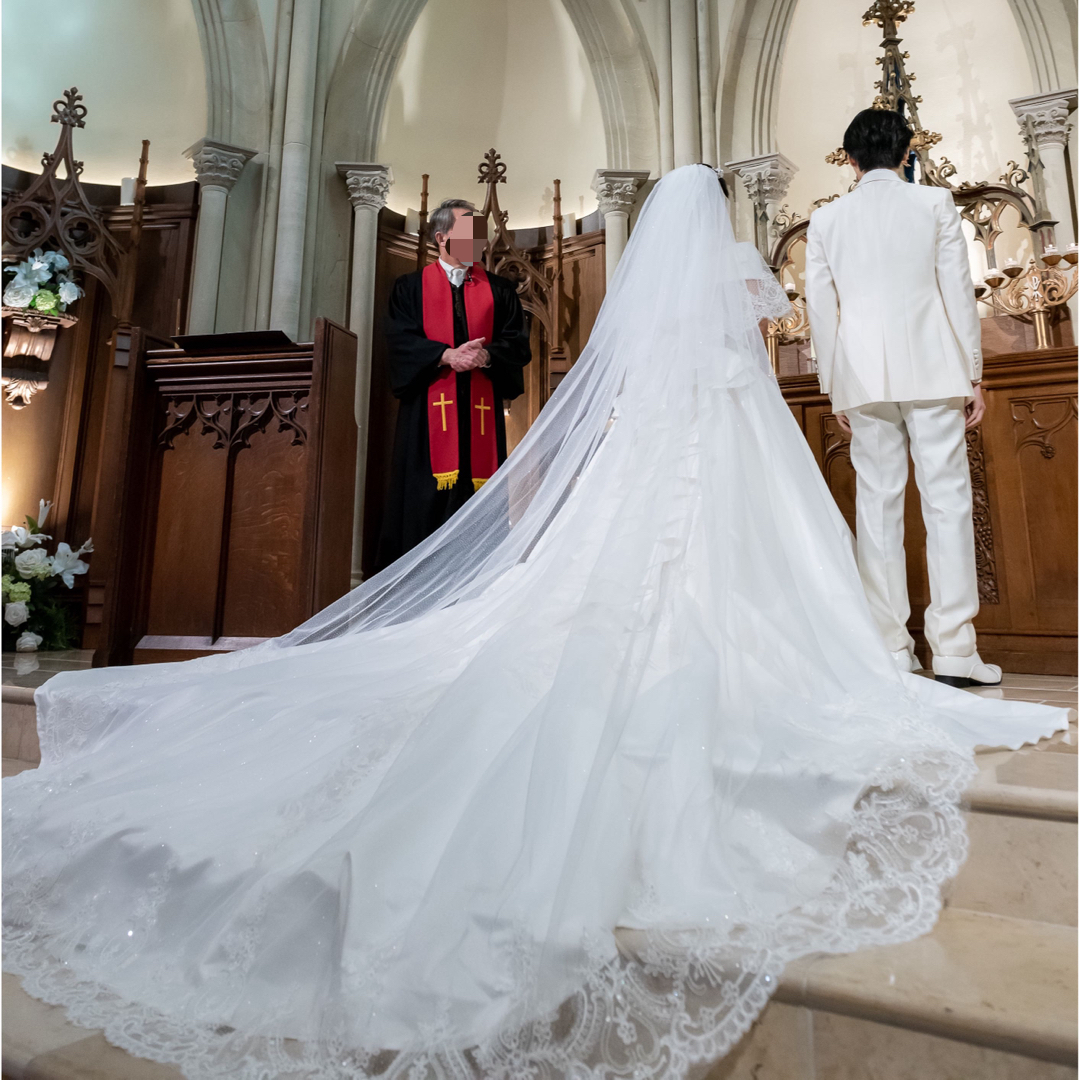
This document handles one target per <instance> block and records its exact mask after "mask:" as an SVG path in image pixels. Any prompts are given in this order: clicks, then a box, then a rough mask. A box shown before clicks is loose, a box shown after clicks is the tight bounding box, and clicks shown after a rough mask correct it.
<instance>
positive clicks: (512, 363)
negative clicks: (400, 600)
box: [378, 271, 532, 570]
mask: <svg viewBox="0 0 1080 1080" xmlns="http://www.w3.org/2000/svg"><path fill="white" fill-rule="evenodd" d="M421 278H422V271H417V272H416V273H412V274H405V275H403V276H402V277H399V278H398V279H397V281H395V282H394V288H393V291H392V292H391V294H390V310H389V315H388V318H387V320H386V338H387V345H388V346H389V348H388V353H389V363H390V388H391V390H392V391H393V393H394V396H395V397H396V398H397V399H398V401H399V402H400V404H399V407H398V418H397V431H396V433H395V436H394V456H393V463H392V466H391V479H390V492H389V495H388V497H387V501H386V512H385V515H384V517H383V527H382V535H381V537H380V540H379V558H378V568H379V569H380V570H381V569H382V568H383V567H386V566H389V565H390V563H392V562H394V560H395V559H398V558H400V557H401V556H402V555H404V554H405V552H406V551H408V550H409V549H410V548H413V547H415V546H416V545H417V544H419V543H420V541H421V540H423V539H425V537H428V536H430V535H431V534H432V533H433V532H434V531H435V530H436V529H437V528H438V527H439V526H440V525H442V524H443V522H445V521H446V520H447V519H448V518H450V516H451V515H452V514H454V513H455V512H456V511H457V510H460V509H461V507H462V506H463V505H464V504H465V501H466V500H467V499H469V498H471V497H472V495H473V493H474V489H473V482H472V470H471V468H470V463H469V443H470V423H469V417H468V415H467V405H468V402H469V400H470V398H469V376H468V374H467V373H459V374H458V375H457V395H456V399H457V401H458V402H465V403H466V410H465V411H464V412H462V413H460V414H459V423H458V447H459V459H460V475H459V477H458V481H457V483H456V484H454V486H453V487H451V488H450V489H449V490H446V491H439V490H438V484H437V482H436V480H435V477H434V475H433V474H432V468H431V448H430V444H429V441H428V415H427V410H428V403H427V392H428V387H429V386H430V385H431V384H432V383H433V382H434V381H435V380H436V379H437V378H438V377H439V376H440V375H441V374H443V372H445V370H446V368H445V366H442V367H440V365H439V361H440V359H441V358H442V354H443V353H444V352H445V351H446V348H447V346H446V344H445V343H443V342H441V341H432V340H430V339H429V338H427V337H425V336H424V309H423V291H422V284H421ZM488 281H489V282H490V284H491V292H492V298H493V300H494V304H495V312H494V328H493V336H492V340H491V341H490V342H488V344H486V345H485V346H484V348H486V349H487V351H488V353H489V355H490V356H491V366H490V367H488V368H487V369H486V372H487V374H488V375H489V376H490V377H491V381H492V383H493V384H494V387H495V397H496V408H495V410H494V420H495V432H496V440H497V445H498V458H499V463H500V464H501V463H502V462H503V461H505V460H506V419H505V417H504V416H503V410H502V408H501V407H499V406H498V404H497V403H498V401H499V400H500V399H501V400H503V401H511V400H512V399H513V398H516V397H518V396H520V395H521V394H522V393H524V391H525V373H524V369H525V365H526V364H527V363H528V362H529V360H530V359H531V358H532V356H531V352H530V349H529V329H528V326H527V325H526V322H525V314H524V312H523V311H522V309H521V301H520V300H518V296H517V289H516V287H515V285H514V283H513V282H512V281H510V280H508V279H507V278H503V277H498V276H496V275H495V274H488ZM450 290H451V294H452V297H453V306H454V346H455V347H457V346H458V345H463V344H464V343H465V342H466V341H468V340H469V337H470V335H469V330H468V325H467V323H466V317H465V301H464V297H463V288H462V286H456V287H455V286H453V285H451V287H450Z"/></svg>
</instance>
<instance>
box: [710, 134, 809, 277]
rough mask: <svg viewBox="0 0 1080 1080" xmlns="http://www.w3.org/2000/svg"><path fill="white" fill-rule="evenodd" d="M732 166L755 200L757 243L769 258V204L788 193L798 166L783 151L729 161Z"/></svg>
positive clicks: (764, 256) (763, 254) (755, 242)
mask: <svg viewBox="0 0 1080 1080" xmlns="http://www.w3.org/2000/svg"><path fill="white" fill-rule="evenodd" d="M726 168H728V169H730V170H731V171H732V172H733V173H735V175H736V176H738V177H739V179H740V180H742V182H743V186H744V187H745V188H746V190H747V193H748V194H749V195H750V199H751V201H752V202H753V204H754V244H755V245H756V246H757V249H758V251H760V252H761V254H762V257H763V258H765V259H766V260H767V259H768V258H769V248H770V242H769V207H770V206H771V205H772V204H774V203H778V202H779V201H780V200H781V199H783V197H784V196H785V195H786V194H787V189H788V186H789V185H790V183H791V178H792V177H793V176H794V175H795V173H796V172H797V171H798V166H797V165H795V164H794V163H792V162H791V161H788V159H787V158H786V157H784V155H783V154H762V155H760V156H759V157H752V158H745V159H744V160H742V161H729V162H728V163H727V165H726Z"/></svg>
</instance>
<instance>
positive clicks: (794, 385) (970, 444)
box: [780, 348, 1078, 674]
mask: <svg viewBox="0 0 1080 1080" xmlns="http://www.w3.org/2000/svg"><path fill="white" fill-rule="evenodd" d="M780 382H781V386H782V389H783V392H784V396H785V399H786V400H787V402H788V404H789V406H790V407H791V410H792V413H793V415H794V416H795V418H796V420H797V421H798V423H799V424H800V426H801V427H802V429H803V431H804V433H805V434H806V436H807V440H808V442H809V444H810V447H811V450H812V451H813V452H814V456H815V458H816V459H817V461H818V464H819V466H820V467H821V469H822V473H823V474H824V476H825V478H826V482H827V483H828V485H829V488H830V490H831V491H832V493H833V495H834V497H835V498H836V500H837V504H838V505H839V507H840V510H841V512H842V513H843V514H844V517H845V518H846V519H847V521H848V523H849V524H850V525H852V527H854V524H855V521H854V499H855V486H854V470H853V469H852V468H851V464H850V458H849V455H848V448H847V437H846V436H845V435H843V434H842V433H841V432H840V430H839V427H838V425H837V424H836V421H835V418H834V417H833V416H832V410H831V407H830V405H829V401H828V399H827V398H826V397H825V396H824V395H822V394H821V393H820V390H819V388H818V386H817V380H816V378H815V377H814V376H805V375H803V376H792V377H782V378H781V380H780ZM983 387H984V390H985V393H986V397H987V413H986V418H985V420H984V422H983V424H982V426H981V427H980V428H978V429H976V430H975V431H973V432H969V433H968V436H967V449H968V463H969V465H970V468H971V481H972V500H973V517H974V530H975V553H976V567H977V570H978V579H979V598H980V603H981V611H980V613H979V617H978V619H977V620H976V628H977V630H978V634H979V650H980V653H981V655H982V656H983V657H984V659H987V660H989V661H991V662H994V663H1000V664H1002V665H1003V666H1004V667H1005V668H1006V670H1010V671H1021V672H1032V673H1044V674H1073V673H1075V670H1076V616H1077V605H1076V595H1077V584H1078V583H1077V556H1076V552H1077V453H1076V439H1077V406H1076V352H1075V350H1074V349H1068V348H1061V349H1043V350H1038V351H1031V352H1026V353H1017V354H1012V355H1002V356H995V357H988V358H987V360H986V364H985V374H984V381H983ZM925 544H926V533H925V529H924V528H923V523H922V512H921V508H920V506H919V497H918V492H917V489H916V486H915V482H914V476H913V475H912V476H910V477H909V482H908V490H907V499H906V503H905V548H906V551H907V559H908V566H907V576H908V592H909V595H910V599H911V608H912V617H911V622H910V624H909V625H910V627H911V630H912V632H913V634H914V635H915V636H916V640H917V641H919V642H920V646H921V651H922V652H923V653H925V642H924V641H923V639H922V637H921V630H922V612H923V610H924V609H925V607H926V605H927V604H928V602H929V596H930V590H929V582H928V580H927V574H926V559H925ZM924 660H925V656H924Z"/></svg>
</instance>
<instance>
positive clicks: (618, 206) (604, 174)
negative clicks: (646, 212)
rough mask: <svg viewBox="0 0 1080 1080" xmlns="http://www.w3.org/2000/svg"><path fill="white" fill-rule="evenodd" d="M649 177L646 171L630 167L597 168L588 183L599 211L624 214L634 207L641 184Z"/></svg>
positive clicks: (605, 214) (606, 213) (627, 213)
mask: <svg viewBox="0 0 1080 1080" xmlns="http://www.w3.org/2000/svg"><path fill="white" fill-rule="evenodd" d="M648 179H649V174H648V172H647V171H646V172H640V171H636V170H631V169H597V170H596V174H595V175H594V176H593V182H592V184H591V185H590V186H591V187H592V189H593V191H595V192H596V201H597V203H598V205H599V207H600V213H601V214H603V215H604V217H607V215H608V214H626V215H627V216H629V215H630V211H631V210H633V209H634V202H635V201H636V199H637V193H638V190H639V189H640V187H641V185H642V184H644V183H645V181H646V180H648Z"/></svg>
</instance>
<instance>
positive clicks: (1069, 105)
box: [1009, 89, 1076, 250]
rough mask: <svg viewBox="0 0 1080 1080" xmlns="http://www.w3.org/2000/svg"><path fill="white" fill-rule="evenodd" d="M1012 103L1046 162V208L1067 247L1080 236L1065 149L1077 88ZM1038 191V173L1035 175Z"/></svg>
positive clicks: (1031, 146)
mask: <svg viewBox="0 0 1080 1080" xmlns="http://www.w3.org/2000/svg"><path fill="white" fill-rule="evenodd" d="M1009 104H1010V105H1011V106H1012V109H1013V112H1014V113H1016V119H1017V120H1018V121H1019V122H1020V130H1021V132H1022V134H1023V136H1024V142H1025V143H1026V144H1027V148H1028V153H1029V154H1031V156H1032V157H1037V158H1038V160H1039V161H1041V162H1042V191H1041V194H1042V196H1043V198H1044V199H1045V201H1046V209H1047V210H1048V211H1049V212H1050V216H1051V217H1052V218H1054V219H1056V221H1057V225H1056V226H1055V227H1054V236H1055V239H1056V241H1057V246H1058V248H1059V249H1061V250H1064V249H1065V248H1066V247H1068V246H1069V244H1071V243H1073V242H1074V241H1075V240H1076V232H1075V230H1074V229H1073V208H1072V202H1071V200H1070V199H1069V175H1068V171H1067V169H1066V165H1065V150H1066V147H1067V146H1068V145H1069V134H1070V126H1071V125H1070V123H1069V113H1070V112H1071V111H1073V110H1074V109H1075V108H1076V90H1075V89H1074V90H1055V91H1054V92H1053V93H1050V94H1032V95H1031V96H1029V97H1022V98H1013V99H1012V100H1011V101H1010V102H1009ZM1032 181H1033V183H1035V185H1036V190H1037V191H1038V185H1039V180H1038V177H1036V176H1033V177H1032Z"/></svg>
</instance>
